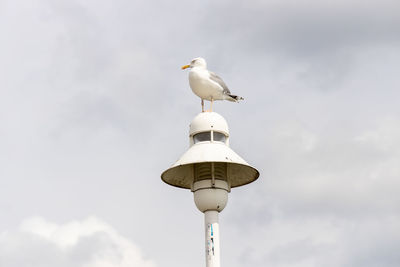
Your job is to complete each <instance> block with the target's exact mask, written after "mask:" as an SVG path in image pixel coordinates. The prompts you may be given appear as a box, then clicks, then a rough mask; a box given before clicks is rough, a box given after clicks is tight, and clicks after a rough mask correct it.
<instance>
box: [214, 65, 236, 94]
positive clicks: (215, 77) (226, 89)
mask: <svg viewBox="0 0 400 267" xmlns="http://www.w3.org/2000/svg"><path fill="white" fill-rule="evenodd" d="M209 73H210V79H211V80H212V81H214V82H216V83H218V84H219V85H220V86H221V87H222V88H223V89H224V90H223V93H224V94H226V95H229V94H230V93H231V91H229V89H228V86H226V84H225V83H224V81H223V80H222V79H221V77H219V76H218V75H217V74H215V73H214V72H211V71H209Z"/></svg>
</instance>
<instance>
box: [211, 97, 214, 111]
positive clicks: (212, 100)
mask: <svg viewBox="0 0 400 267" xmlns="http://www.w3.org/2000/svg"><path fill="white" fill-rule="evenodd" d="M213 102H214V99H212V98H211V104H210V112H212V104H213Z"/></svg>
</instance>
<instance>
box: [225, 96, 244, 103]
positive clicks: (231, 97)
mask: <svg viewBox="0 0 400 267" xmlns="http://www.w3.org/2000/svg"><path fill="white" fill-rule="evenodd" d="M229 96H230V98H229V99H228V100H229V101H232V102H239V100H244V98H243V97H241V96H237V95H229Z"/></svg>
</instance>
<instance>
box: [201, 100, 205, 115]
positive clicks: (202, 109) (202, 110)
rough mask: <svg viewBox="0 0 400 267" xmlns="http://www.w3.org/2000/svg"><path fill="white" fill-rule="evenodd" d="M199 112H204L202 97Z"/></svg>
mask: <svg viewBox="0 0 400 267" xmlns="http://www.w3.org/2000/svg"><path fill="white" fill-rule="evenodd" d="M201 112H204V99H203V98H202V99H201Z"/></svg>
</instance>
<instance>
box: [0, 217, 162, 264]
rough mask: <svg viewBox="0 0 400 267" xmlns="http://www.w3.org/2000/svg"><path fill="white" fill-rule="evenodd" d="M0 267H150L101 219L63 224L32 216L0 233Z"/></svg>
mask: <svg viewBox="0 0 400 267" xmlns="http://www.w3.org/2000/svg"><path fill="white" fill-rule="evenodd" d="M0 265H1V266H8V267H12V266H19V267H22V266H35V267H38V266H43V267H47V266H76V267H128V266H129V267H132V266H135V267H154V266H155V264H154V262H153V261H151V260H149V259H146V258H144V257H143V255H142V252H141V251H140V249H139V248H138V247H137V246H136V245H135V244H133V243H132V242H131V241H130V240H128V239H127V238H125V237H123V236H122V235H120V234H119V233H117V232H116V231H115V230H114V229H113V228H112V227H111V226H110V225H108V224H106V223H104V222H103V221H101V220H99V219H97V218H95V217H89V218H87V219H85V220H82V221H71V222H68V223H64V224H56V223H53V222H49V221H47V220H46V219H44V218H41V217H35V218H30V219H26V220H24V221H23V222H22V224H21V225H20V227H19V229H17V230H14V231H5V232H2V233H1V234H0Z"/></svg>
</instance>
